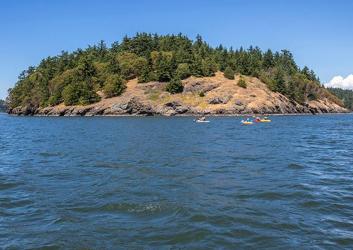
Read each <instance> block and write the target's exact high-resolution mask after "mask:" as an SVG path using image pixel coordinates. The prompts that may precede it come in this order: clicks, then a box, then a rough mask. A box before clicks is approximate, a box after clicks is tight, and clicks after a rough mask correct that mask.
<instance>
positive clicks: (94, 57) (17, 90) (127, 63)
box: [7, 33, 348, 116]
mask: <svg viewBox="0 0 353 250" xmlns="http://www.w3.org/2000/svg"><path fill="white" fill-rule="evenodd" d="M7 102H8V112H9V113H10V114H17V115H43V116H95V115H110V116H113V115H165V116H173V115H201V114H202V115H241V114H292V113H308V114H316V113H341V112H348V109H347V108H346V107H345V106H344V102H343V101H342V100H341V99H340V98H338V97H337V96H336V95H335V94H334V92H330V91H329V90H328V89H326V88H325V87H324V86H323V85H322V84H321V83H320V80H319V78H318V77H317V76H316V74H315V73H314V71H313V70H310V69H309V68H308V67H306V66H305V67H303V68H300V67H299V66H298V65H297V64H296V62H295V60H294V57H293V55H292V53H291V52H289V51H288V50H282V51H279V52H272V51H271V50H267V51H262V50H261V49H260V48H258V47H250V48H248V49H244V48H239V49H236V50H234V49H233V48H226V47H224V46H222V45H219V46H217V47H212V46H210V45H209V44H208V43H206V42H205V41H204V40H203V39H202V37H201V36H197V37H196V39H195V41H193V40H191V39H189V38H188V37H186V36H184V35H182V34H178V35H157V34H148V33H138V34H136V35H135V36H134V37H124V38H123V40H122V41H121V42H114V43H113V44H112V45H111V46H110V47H108V46H107V45H106V44H105V43H104V42H103V41H101V42H100V43H98V44H96V45H94V46H89V47H88V48H86V49H77V50H76V51H74V52H72V53H68V52H66V51H63V52H62V53H61V54H60V55H58V56H54V57H47V58H45V59H43V60H42V61H41V62H40V63H39V65H38V66H36V67H33V66H31V67H29V68H28V69H27V70H25V71H23V72H22V73H21V74H20V76H19V80H18V82H17V83H16V84H15V86H14V88H12V89H10V90H9V96H8V101H7Z"/></svg>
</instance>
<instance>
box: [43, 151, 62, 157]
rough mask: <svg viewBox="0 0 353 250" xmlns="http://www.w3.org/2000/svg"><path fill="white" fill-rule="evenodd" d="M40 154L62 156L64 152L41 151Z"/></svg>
mask: <svg viewBox="0 0 353 250" xmlns="http://www.w3.org/2000/svg"><path fill="white" fill-rule="evenodd" d="M39 155H40V156H42V157H54V156H61V155H62V153H60V152H40V153H39Z"/></svg>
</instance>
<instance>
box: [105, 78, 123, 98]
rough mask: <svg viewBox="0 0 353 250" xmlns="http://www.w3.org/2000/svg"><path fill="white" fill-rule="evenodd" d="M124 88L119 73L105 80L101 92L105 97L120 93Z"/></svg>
mask: <svg viewBox="0 0 353 250" xmlns="http://www.w3.org/2000/svg"><path fill="white" fill-rule="evenodd" d="M125 88H126V85H125V81H124V80H123V79H122V78H121V76H119V75H112V76H109V77H108V78H107V80H106V81H105V84H104V87H103V92H104V94H105V95H106V96H107V97H113V96H118V95H121V94H122V93H123V92H124V90H125Z"/></svg>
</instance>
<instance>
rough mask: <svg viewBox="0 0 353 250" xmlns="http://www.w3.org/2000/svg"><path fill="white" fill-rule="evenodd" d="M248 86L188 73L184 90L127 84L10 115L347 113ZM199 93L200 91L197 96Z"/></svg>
mask: <svg viewBox="0 0 353 250" xmlns="http://www.w3.org/2000/svg"><path fill="white" fill-rule="evenodd" d="M246 81H247V83H248V87H247V88H241V87H238V86H237V85H236V83H237V79H235V80H228V79H225V78H224V77H223V76H222V75H221V74H217V75H216V76H214V77H209V78H195V77H191V78H188V79H186V80H184V81H183V84H184V91H183V93H180V94H176V95H170V94H169V93H167V92H166V91H164V86H165V84H163V83H157V82H152V83H147V84H138V83H137V80H136V79H134V80H131V81H129V82H128V83H127V89H126V91H125V93H124V94H123V95H121V96H118V97H113V98H105V97H104V96H102V100H101V101H100V102H97V103H94V104H90V105H86V106H80V105H77V106H65V105H64V104H60V105H57V106H53V107H45V108H35V107H17V108H14V109H11V110H9V111H8V113H9V114H14V115H27V116H31V115H34V116H130V115H131V116H154V115H158V116H181V115H190V116H195V115H210V116H212V115H215V116H216V115H248V114H325V113H347V112H349V111H348V110H347V109H345V108H343V107H341V106H339V105H338V104H336V103H334V102H332V101H330V100H328V99H321V100H312V101H308V102H307V103H305V104H303V105H302V104H299V103H297V102H295V101H292V100H289V99H288V98H287V97H285V96H284V95H281V94H279V93H274V92H271V91H270V90H269V89H268V88H267V86H266V85H265V84H264V83H262V82H261V81H260V80H259V79H257V78H250V77H247V78H246ZM200 93H203V95H200Z"/></svg>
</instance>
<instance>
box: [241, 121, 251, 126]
mask: <svg viewBox="0 0 353 250" xmlns="http://www.w3.org/2000/svg"><path fill="white" fill-rule="evenodd" d="M241 124H243V125H252V124H253V122H247V121H241Z"/></svg>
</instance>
